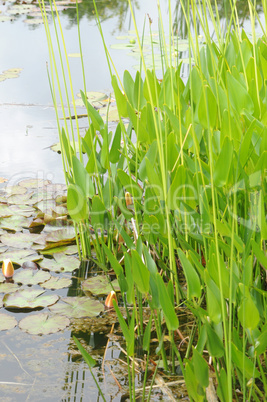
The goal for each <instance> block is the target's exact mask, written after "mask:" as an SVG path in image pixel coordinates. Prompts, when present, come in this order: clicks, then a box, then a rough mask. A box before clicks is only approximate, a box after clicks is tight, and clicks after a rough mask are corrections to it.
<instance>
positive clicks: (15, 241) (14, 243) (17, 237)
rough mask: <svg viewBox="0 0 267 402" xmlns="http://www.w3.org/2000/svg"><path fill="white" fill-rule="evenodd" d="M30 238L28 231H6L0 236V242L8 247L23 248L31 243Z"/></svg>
mask: <svg viewBox="0 0 267 402" xmlns="http://www.w3.org/2000/svg"><path fill="white" fill-rule="evenodd" d="M30 238H31V234H30V233H20V232H18V233H6V234H4V235H2V236H1V242H2V243H3V244H5V245H6V246H9V247H16V248H22V249H25V248H30V247H31V246H32V245H33V241H32V240H30Z"/></svg>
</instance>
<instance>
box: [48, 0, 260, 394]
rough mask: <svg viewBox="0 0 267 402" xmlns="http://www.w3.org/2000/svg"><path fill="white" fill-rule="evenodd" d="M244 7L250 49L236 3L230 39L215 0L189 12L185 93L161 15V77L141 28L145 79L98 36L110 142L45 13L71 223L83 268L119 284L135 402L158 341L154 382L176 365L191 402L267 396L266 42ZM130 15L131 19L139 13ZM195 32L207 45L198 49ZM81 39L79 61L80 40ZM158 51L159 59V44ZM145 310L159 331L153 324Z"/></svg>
mask: <svg viewBox="0 0 267 402" xmlns="http://www.w3.org/2000/svg"><path fill="white" fill-rule="evenodd" d="M246 4H247V6H248V9H249V12H250V19H251V30H252V35H251V37H249V35H248V33H246V32H244V31H243V30H241V28H240V22H239V20H238V17H237V12H236V9H235V4H232V2H230V13H229V14H228V18H227V21H228V26H227V29H226V31H225V32H222V30H221V26H220V18H219V12H218V9H217V7H216V6H215V9H214V8H212V5H211V3H210V1H209V0H206V1H205V2H203V3H202V4H200V3H199V4H198V3H197V2H194V1H192V2H191V3H190V4H189V2H188V4H184V2H180V6H181V9H182V10H183V13H184V21H185V24H186V25H187V28H188V46H189V52H188V58H189V75H188V79H187V80H186V82H184V81H183V79H182V78H181V68H182V62H181V61H180V59H179V56H180V53H179V38H178V37H177V36H176V35H175V34H174V31H173V23H172V19H171V13H170V23H169V33H168V37H167V36H165V34H164V31H163V26H162V23H161V21H162V18H161V13H160V7H159V34H160V44H161V46H160V51H161V56H162V57H161V60H162V72H161V75H160V76H159V75H157V74H156V72H155V69H148V68H147V66H146V62H145V59H144V55H143V51H142V46H143V42H142V39H143V37H142V35H141V37H140V36H139V33H138V31H137V28H136V41H137V43H138V46H139V50H140V69H139V71H137V73H136V75H135V77H132V76H131V75H130V74H129V72H128V71H125V72H124V76H123V78H122V82H121V81H120V77H118V76H117V75H116V70H115V74H113V73H112V68H114V65H113V63H112V60H111V59H110V57H109V52H108V49H107V48H106V45H105V41H104V37H103V34H102V31H101V25H99V28H100V33H101V35H102V38H103V43H104V49H105V52H106V55H107V62H108V63H109V67H110V72H111V82H112V87H113V90H114V94H115V98H116V104H117V108H118V113H119V116H120V121H119V123H118V125H117V128H116V130H115V132H114V133H113V132H110V131H109V127H108V118H107V120H106V121H104V120H103V119H102V117H101V116H100V114H99V112H98V111H97V110H96V109H95V108H94V107H93V106H92V105H91V104H90V103H89V102H88V100H87V98H86V95H85V94H86V85H84V89H83V91H81V98H82V100H83V102H84V105H85V106H86V109H87V114H88V130H87V132H86V134H85V136H84V137H82V136H81V135H80V132H79V123H78V119H77V113H76V109H75V102H74V96H73V90H72V85H71V76H70V71H69V67H68V57H67V51H66V44H65V42H64V36H63V34H62V30H61V26H60V20H59V18H57V23H56V20H55V14H54V12H52V16H53V21H54V28H55V32H56V43H55V44H54V43H53V42H52V39H51V34H50V30H49V26H48V23H47V18H46V11H45V7H44V4H43V7H42V10H43V18H44V22H45V28H46V33H47V40H48V45H49V50H50V55H51V59H50V67H51V69H50V72H49V80H50V85H51V91H52V96H53V101H54V105H55V110H56V112H57V116H58V109H57V97H56V94H57V90H56V88H57V87H58V89H59V95H60V101H61V104H62V110H63V115H64V118H65V125H64V128H62V127H61V126H60V121H59V118H58V129H59V137H60V144H61V151H62V160H63V168H64V171H65V175H66V183H67V186H68V196H67V206H68V212H69V215H70V216H71V218H72V220H73V222H74V225H75V228H76V238H77V243H78V244H79V245H80V248H81V250H80V256H81V258H83V259H87V258H89V259H93V260H94V261H95V262H96V264H98V265H99V267H100V268H101V269H103V270H104V271H105V272H106V273H107V274H108V273H109V269H110V268H111V269H112V270H113V272H114V273H115V274H116V277H117V279H118V283H119V286H120V290H121V302H122V303H123V304H124V307H125V309H126V316H123V314H122V312H121V310H120V307H118V305H117V304H116V302H114V308H115V310H116V312H117V316H118V320H119V324H120V327H121V330H122V332H123V335H124V338H125V342H126V350H127V361H128V371H129V377H128V380H129V395H130V399H131V400H133V401H134V400H135V399H136V393H135V370H134V368H135V365H134V359H135V356H136V348H137V340H138V341H139V342H140V340H141V344H142V349H143V352H144V353H146V354H147V360H146V361H147V365H146V369H145V375H144V388H143V400H147V399H149V397H150V391H149V394H148V395H147V394H146V389H145V386H146V380H147V374H148V370H149V367H148V365H149V356H150V354H151V353H152V348H151V343H150V337H151V333H152V334H153V338H156V339H157V348H156V350H155V351H154V349H153V354H154V355H153V359H154V360H157V364H156V369H154V375H153V379H152V383H153V381H154V379H155V376H156V373H157V367H158V366H159V365H160V364H161V365H163V368H164V370H165V371H166V372H174V370H175V366H176V365H177V361H178V362H179V364H180V369H181V373H182V375H183V378H184V381H185V383H186V387H187V392H188V394H189V396H190V398H191V399H192V400H194V401H204V400H206V399H207V398H208V394H210V393H212V392H213V393H214V392H215V393H216V395H217V396H218V397H219V399H220V401H231V400H233V399H235V400H244V401H245V400H255V401H258V400H263V399H264V395H266V394H267V381H266V347H267V322H266V311H267V309H266V307H267V306H266V269H267V257H266V239H267V225H266V199H267V193H266V190H267V186H266V184H267V183H266V168H267V152H266V151H267V128H266V127H267V36H266V33H265V32H266V30H265V29H264V27H263V26H262V25H261V22H260V20H259V18H258V14H257V11H256V9H255V2H254V3H253V2H251V1H250V0H248V1H247V2H246ZM262 5H263V10H264V15H265V21H266V22H267V10H266V5H265V3H264V2H263V3H262ZM54 7H55V13H56V14H57V11H56V5H55V4H54ZM129 7H130V8H131V11H132V5H131V2H130V1H129ZM51 10H52V4H51ZM96 15H97V16H98V14H97V9H96ZM132 15H133V11H132ZM208 16H209V19H210V20H211V21H212V25H213V26H212V29H213V30H214V39H212V38H211V35H210V29H209V26H208ZM57 17H58V14H57ZM133 18H134V15H133ZM256 21H257V22H258V24H259V25H260V27H261V30H262V34H261V35H260V36H257V35H256V32H255V22H256ZM98 22H99V19H98ZM192 23H193V28H194V29H192V27H190V24H192ZM57 24H58V25H57ZM58 26H59V28H58ZM197 26H200V27H201V29H202V31H203V33H204V38H205V43H203V44H201V45H200V44H199V42H198V31H197ZM78 27H79V24H78ZM151 35H152V34H151ZM79 41H80V51H81V54H82V47H81V38H80V36H79ZM56 49H57V52H58V53H59V56H60V64H59V66H58V65H57V63H56V57H55V52H56ZM151 51H152V59H153V40H152V36H151ZM82 68H83V71H84V68H85V67H84V66H83V63H82ZM65 71H67V74H65ZM60 75H62V77H63V89H62V88H61V85H60ZM161 77H162V78H161ZM68 78H69V84H70V85H69V86H68V85H67V79H68ZM159 78H161V79H159ZM84 82H85V80H84ZM63 92H64V96H65V97H66V99H67V103H68V108H67V112H65V109H64V107H63ZM69 94H71V95H70V98H71V100H72V102H73V106H74V114H75V116H76V128H77V138H76V136H75V129H74V127H73V123H72V120H70V122H69V120H68V119H67V117H68V116H71V101H70V98H69ZM76 141H78V147H77V142H76ZM82 151H85V154H83V152H82ZM147 307H149V308H150V318H149V320H147V318H145V317H144V308H147ZM181 308H183V309H184V308H186V309H187V310H188V311H190V314H191V315H192V320H193V324H192V325H191V326H190V328H188V330H187V331H186V334H187V335H188V337H187V338H186V339H185V337H183V336H182V334H181V331H182V330H180V328H179V319H178V315H179V311H181ZM188 314H189V313H188ZM179 337H181V338H182V342H183V343H184V347H183V349H182V350H180V349H179V347H178V344H179V343H180V341H181V339H180V338H179ZM78 347H79V345H78ZM139 347H140V346H139ZM82 353H83V355H84V356H85V358H86V359H87V361H88V362H89V360H88V359H89V357H88V356H87V357H86V352H85V351H82ZM155 355H156V357H155ZM88 364H89V366H90V368H91V367H93V365H92V364H91V363H90V362H89V363H88ZM150 384H151V381H150ZM214 389H215V390H216V391H213V390H214ZM102 396H103V395H102ZM103 398H104V396H103Z"/></svg>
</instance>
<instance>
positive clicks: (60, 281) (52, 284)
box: [0, 276, 72, 289]
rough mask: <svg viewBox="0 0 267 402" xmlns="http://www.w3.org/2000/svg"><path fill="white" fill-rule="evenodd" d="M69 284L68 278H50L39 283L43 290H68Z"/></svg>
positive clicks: (70, 281)
mask: <svg viewBox="0 0 267 402" xmlns="http://www.w3.org/2000/svg"><path fill="white" fill-rule="evenodd" d="M71 283H72V280H71V279H70V278H59V277H56V276H51V277H50V279H49V280H48V281H46V282H44V283H41V286H42V287H43V288H45V289H63V288H68V287H69V286H70V285H71ZM0 286H1V285H0ZM0 289H1V287H0Z"/></svg>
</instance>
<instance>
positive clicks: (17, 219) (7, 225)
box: [0, 211, 29, 232]
mask: <svg viewBox="0 0 267 402" xmlns="http://www.w3.org/2000/svg"><path fill="white" fill-rule="evenodd" d="M11 212H12V211H11ZM0 214H1V212H0ZM28 225H29V221H28V219H27V218H25V217H24V216H15V215H14V216H9V217H7V218H3V219H1V222H0V227H1V228H2V229H6V230H11V231H14V232H18V231H20V230H22V229H23V228H27V227H28Z"/></svg>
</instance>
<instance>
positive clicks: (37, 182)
mask: <svg viewBox="0 0 267 402" xmlns="http://www.w3.org/2000/svg"><path fill="white" fill-rule="evenodd" d="M51 183H52V182H51V181H50V180H43V179H26V180H22V181H20V182H19V186H22V187H26V188H40V187H44V186H47V185H48V184H51Z"/></svg>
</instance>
